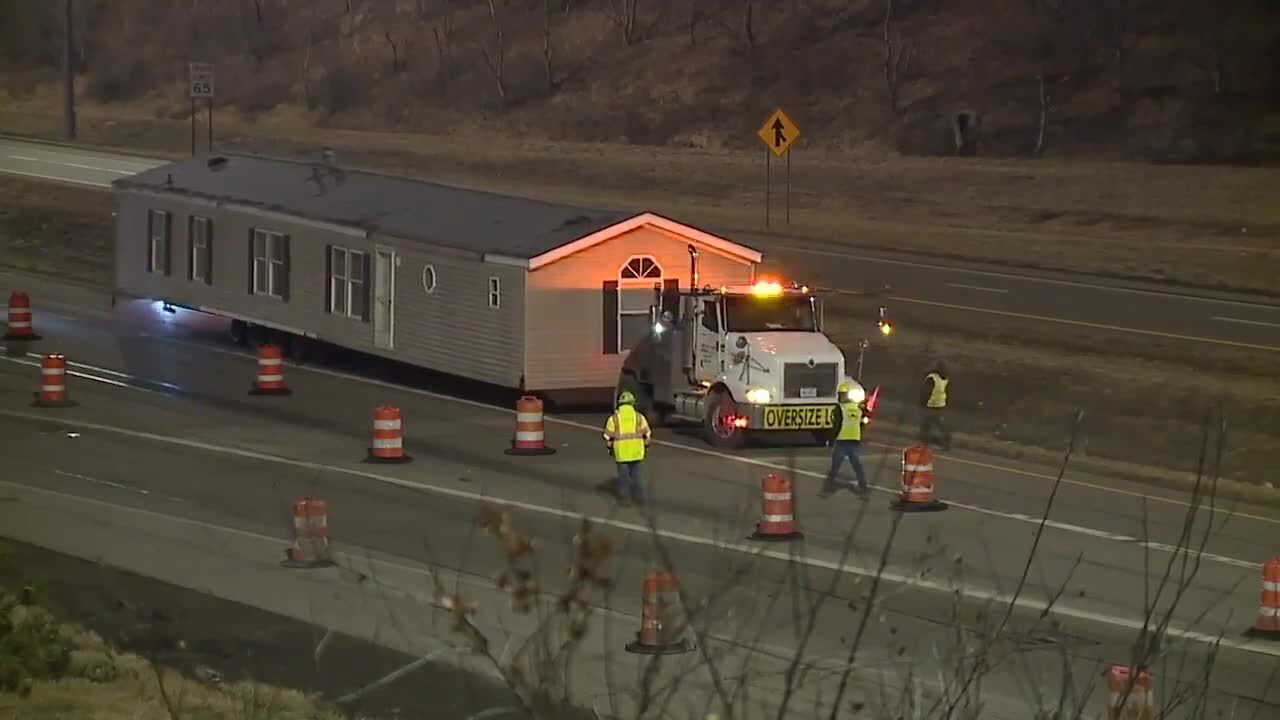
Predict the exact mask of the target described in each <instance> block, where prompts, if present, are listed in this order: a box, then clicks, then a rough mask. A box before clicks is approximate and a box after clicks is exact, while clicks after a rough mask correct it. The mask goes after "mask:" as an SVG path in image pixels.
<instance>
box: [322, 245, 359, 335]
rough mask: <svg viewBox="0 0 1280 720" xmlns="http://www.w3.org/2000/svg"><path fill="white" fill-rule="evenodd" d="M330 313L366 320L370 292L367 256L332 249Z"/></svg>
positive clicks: (335, 248)
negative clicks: (366, 275)
mask: <svg viewBox="0 0 1280 720" xmlns="http://www.w3.org/2000/svg"><path fill="white" fill-rule="evenodd" d="M329 251H330V253H331V255H332V257H330V259H329V262H330V263H331V267H332V268H333V271H332V273H331V274H330V277H329V312H331V313H333V314H334V315H343V316H346V317H349V318H355V319H356V320H363V319H364V318H365V308H366V307H368V298H369V291H368V287H367V282H368V281H367V279H366V278H365V267H366V260H365V254H364V253H363V252H361V251H359V250H349V249H347V248H342V247H333V248H330V250H329Z"/></svg>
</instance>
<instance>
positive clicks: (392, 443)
mask: <svg viewBox="0 0 1280 720" xmlns="http://www.w3.org/2000/svg"><path fill="white" fill-rule="evenodd" d="M373 446H374V447H375V448H381V449H390V448H398V447H400V446H401V445H400V438H374V439H373Z"/></svg>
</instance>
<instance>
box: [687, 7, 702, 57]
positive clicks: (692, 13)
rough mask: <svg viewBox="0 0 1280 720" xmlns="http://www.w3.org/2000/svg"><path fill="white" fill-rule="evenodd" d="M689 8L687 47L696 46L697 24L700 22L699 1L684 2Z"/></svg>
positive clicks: (700, 8) (700, 10)
mask: <svg viewBox="0 0 1280 720" xmlns="http://www.w3.org/2000/svg"><path fill="white" fill-rule="evenodd" d="M686 2H687V4H688V6H689V47H697V46H698V24H699V22H700V21H701V20H702V7H701V0H686Z"/></svg>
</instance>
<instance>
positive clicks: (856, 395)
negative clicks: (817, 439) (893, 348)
mask: <svg viewBox="0 0 1280 720" xmlns="http://www.w3.org/2000/svg"><path fill="white" fill-rule="evenodd" d="M838 392H839V393H840V406H839V412H837V413H836V417H835V421H836V423H835V424H836V427H835V428H834V430H835V438H836V439H835V442H833V443H831V469H830V470H828V471H827V477H826V479H825V480H823V481H822V489H821V490H819V491H818V495H819V497H830V496H831V494H832V493H834V492H835V491H836V485H837V483H836V476H837V475H839V474H840V466H841V465H844V461H845V460H848V461H849V464H850V465H852V466H853V476H854V477H855V478H856V479H857V481H858V482H857V485H856V486H855V485H854V484H853V483H844V484H845V485H847V486H850V490H852V491H853V494H854V495H857V496H858V497H860V498H864V499H865V498H866V497H867V496H869V495H870V494H871V488H870V487H868V486H867V474H866V472H865V471H864V470H863V469H862V459H861V458H859V457H858V453H859V452H861V450H862V424H863V419H864V413H863V411H862V403H863V402H865V401H866V399H867V393H866V391H865V390H863V389H862V386H861V385H858V384H856V383H841V385H840V389H839V391H838Z"/></svg>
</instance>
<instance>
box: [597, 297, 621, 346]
mask: <svg viewBox="0 0 1280 720" xmlns="http://www.w3.org/2000/svg"><path fill="white" fill-rule="evenodd" d="M600 305H601V306H602V307H603V308H604V316H603V317H602V318H601V320H603V322H602V323H601V326H602V328H603V332H604V354H605V355H617V354H618V281H617V280H606V281H605V282H604V286H603V297H601V298H600Z"/></svg>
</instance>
